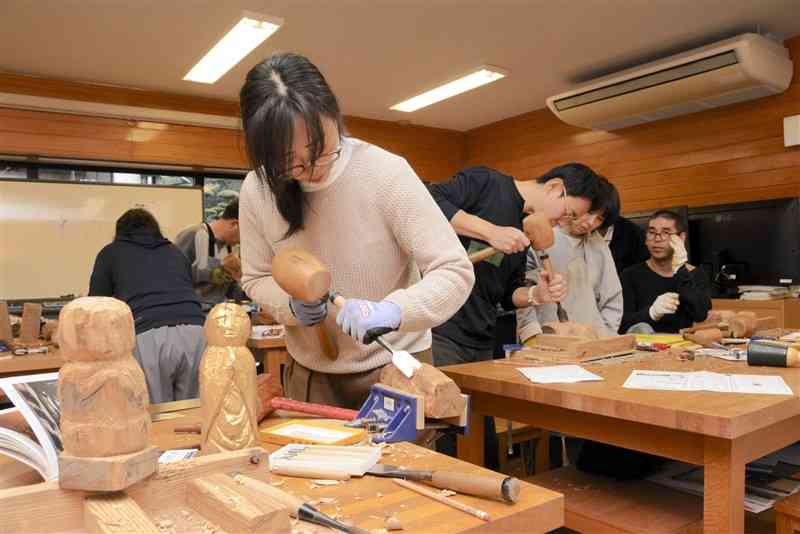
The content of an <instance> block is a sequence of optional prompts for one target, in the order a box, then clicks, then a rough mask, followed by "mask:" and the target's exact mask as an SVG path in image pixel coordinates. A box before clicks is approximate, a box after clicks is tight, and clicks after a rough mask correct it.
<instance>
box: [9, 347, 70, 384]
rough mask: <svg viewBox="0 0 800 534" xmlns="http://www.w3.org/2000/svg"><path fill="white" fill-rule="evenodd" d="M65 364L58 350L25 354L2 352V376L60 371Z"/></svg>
mask: <svg viewBox="0 0 800 534" xmlns="http://www.w3.org/2000/svg"><path fill="white" fill-rule="evenodd" d="M63 364H64V359H63V358H62V357H61V356H60V355H59V354H58V350H55V351H51V352H48V353H46V354H26V355H24V356H12V355H11V353H8V352H3V353H0V378H5V377H7V376H16V375H24V374H33V373H46V372H50V371H58V370H59V369H61V366H62V365H63Z"/></svg>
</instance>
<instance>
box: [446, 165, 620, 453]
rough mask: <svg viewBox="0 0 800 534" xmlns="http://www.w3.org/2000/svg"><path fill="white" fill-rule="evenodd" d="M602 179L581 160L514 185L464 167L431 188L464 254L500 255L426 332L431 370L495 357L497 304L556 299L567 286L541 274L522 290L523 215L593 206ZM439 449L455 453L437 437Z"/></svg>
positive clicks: (493, 443)
mask: <svg viewBox="0 0 800 534" xmlns="http://www.w3.org/2000/svg"><path fill="white" fill-rule="evenodd" d="M602 180H604V178H602V177H600V176H599V175H597V174H596V173H595V172H594V171H592V169H590V168H589V167H587V166H586V165H582V164H580V163H569V164H566V165H561V166H559V167H556V168H554V169H552V170H550V171H549V172H547V173H546V174H544V175H543V176H540V177H539V178H537V179H536V180H530V181H524V182H522V181H517V180H515V179H514V178H513V177H511V176H508V175H505V174H502V173H500V172H498V171H496V170H494V169H490V168H488V167H481V166H476V167H468V168H466V169H464V170H463V171H461V172H459V173H457V174H456V175H455V176H453V177H452V178H451V179H450V180H449V181H447V182H443V183H438V184H434V185H432V186H431V187H430V191H431V195H433V198H434V200H435V201H436V203H437V204H438V205H439V208H441V210H442V212H443V213H444V215H445V217H447V219H448V220H449V221H450V224H451V225H452V226H453V228H454V229H455V231H456V233H457V234H458V236H459V238H460V240H461V243H462V244H463V246H464V248H466V249H467V252H468V253H472V252H474V251H476V250H479V249H480V248H482V247H486V246H491V247H494V248H495V249H497V250H498V251H501V252H502V253H498V254H496V255H495V256H493V257H491V258H489V259H487V260H485V261H482V262H480V263H478V264H476V265H475V285H474V286H473V288H472V292H471V294H470V296H469V298H468V299H467V302H466V303H465V304H464V306H462V307H461V309H460V310H459V311H458V312H457V313H456V314H455V315H454V316H453V317H452V318H450V319H449V320H448V321H447V322H445V323H444V324H442V325H439V326H437V327H435V328H433V329H432V333H433V343H432V346H431V348H432V350H433V361H434V364H435V365H436V366H444V365H453V364H458V363H466V362H475V361H483V360H490V359H492V356H493V348H494V339H495V327H496V325H497V305H498V304H501V305H502V306H503V309H506V310H515V309H517V308H523V307H526V306H539V305H542V304H545V303H552V302H557V301H559V300H561V299H562V298H563V297H564V295H565V294H566V290H567V288H566V282H565V280H564V278H563V277H562V276H561V275H560V274H553V275H547V273H543V275H540V278H539V282H538V285H536V286H532V287H526V285H525V257H526V250H527V248H528V246H529V245H530V241H529V240H528V238H527V236H526V235H525V234H524V233H523V231H522V219H523V217H525V215H526V214H529V213H533V212H539V213H543V214H544V215H545V216H546V217H547V218H548V219H549V220H550V221H551V222H552V223H553V224H555V222H556V221H557V220H558V219H560V218H561V217H565V216H566V217H571V218H577V217H580V216H582V215H583V214H585V213H587V212H588V211H589V210H590V209H592V210H593V209H598V208H600V207H602V206H601V204H604V203H605V202H606V201H607V199H605V198H604V197H603V198H601V197H602V196H603V194H604V191H605V189H603V188H602V187H600V183H601V181H602ZM485 433H486V440H485V445H486V456H485V464H486V466H487V467H489V468H496V467H497V440H496V436H495V429H494V420H493V419H492V418H491V417H487V418H486V429H485ZM437 445H438V450H439V451H440V452H446V453H448V454H450V453H454V452H455V451H454V450H453V449H454V448H455V447H454V445H455V444H454V443H453V442H452V441H450V442H448V441H445V440H442V441H441V442H440V443H439V444H437Z"/></svg>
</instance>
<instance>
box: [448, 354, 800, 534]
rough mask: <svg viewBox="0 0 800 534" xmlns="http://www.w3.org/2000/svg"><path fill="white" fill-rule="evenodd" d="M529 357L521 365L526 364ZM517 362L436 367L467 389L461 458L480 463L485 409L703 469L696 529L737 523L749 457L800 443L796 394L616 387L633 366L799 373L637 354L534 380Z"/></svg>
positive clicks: (799, 374)
mask: <svg viewBox="0 0 800 534" xmlns="http://www.w3.org/2000/svg"><path fill="white" fill-rule="evenodd" d="M528 365H531V364H521V365H520V366H528ZM516 367H517V366H515V365H509V364H507V363H502V361H499V362H498V361H488V362H479V363H472V364H465V365H454V366H450V367H444V368H442V370H443V371H444V372H445V373H446V374H447V375H449V376H450V377H451V378H453V380H455V381H456V383H457V384H458V385H459V386H460V387H461V389H462V391H463V392H464V393H468V394H470V395H472V397H471V413H470V434H469V436H467V437H464V438H462V437H459V457H460V458H461V459H464V460H467V461H471V462H473V463H476V464H477V463H481V462H482V460H483V415H495V416H497V415H501V416H503V417H507V418H510V419H513V420H514V421H521V422H525V423H529V424H532V425H535V426H537V427H541V428H545V429H547V430H552V431H559V432H564V433H566V434H568V435H572V436H578V437H582V438H587V439H592V440H595V441H600V442H604V443H609V444H613V445H618V446H621V447H627V448H629V449H635V450H639V451H643V452H649V453H652V454H657V455H660V456H666V457H668V458H673V459H676V460H681V461H684V462H689V463H693V464H697V465H704V466H705V482H704V486H705V497H704V503H703V528H704V532H707V533H713V534H718V533H738V532H742V531H743V529H744V468H745V464H746V463H747V462H749V461H751V460H754V459H756V458H759V457H761V456H763V455H765V454H768V453H770V452H773V451H776V450H778V449H781V448H783V447H785V446H787V445H790V444H792V443H794V442H796V441H798V440H800V399H798V397H797V396H791V397H790V396H773V395H737V394H730V393H711V392H705V391H702V392H676V391H643V390H633V389H623V388H622V384H623V383H624V381H625V380H626V379H627V377H628V375H629V374H630V372H631V371H632V370H633V369H659V370H670V371H697V370H709V371H716V372H723V373H725V372H727V373H739V374H778V375H781V376H783V378H784V380H786V383H787V384H788V385H789V386H790V387H791V388H792V389H793V390H794V391H795V392H796V393H797V392H800V370H797V369H779V368H774V367H772V368H767V367H748V366H747V365H746V364H745V363H744V362H725V361H723V360H719V359H716V358H701V359H698V360H695V361H692V362H690V361H679V360H677V359H676V358H674V357H672V356H670V355H668V354H667V353H659V354H653V353H640V354H637V355H636V356H635V357H634V358H633V359H631V358H628V359H627V360H626V361H624V362H619V363H613V364H608V363H607V364H604V365H600V364H584V367H585V368H586V369H588V370H590V371H592V372H593V373H596V374H598V375H601V376H603V377H604V379H605V380H604V381H602V382H583V383H578V384H534V383H532V382H530V381H529V380H527V379H526V378H525V377H523V375H522V374H521V373H520V372H519V371H517V370H516Z"/></svg>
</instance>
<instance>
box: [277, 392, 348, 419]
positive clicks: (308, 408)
mask: <svg viewBox="0 0 800 534" xmlns="http://www.w3.org/2000/svg"><path fill="white" fill-rule="evenodd" d="M270 404H271V405H272V409H273V410H286V411H288V412H300V413H307V414H312V415H319V416H320V417H327V418H330V419H343V420H346V421H350V420H352V419H355V418H356V416H357V415H358V412H357V411H356V410H348V409H347V408H339V407H337V406H328V405H326V404H313V403H311V402H303V401H297V400H292V399H287V398H285V397H273V398H272V400H271V401H270Z"/></svg>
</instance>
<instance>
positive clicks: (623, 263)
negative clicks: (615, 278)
mask: <svg viewBox="0 0 800 534" xmlns="http://www.w3.org/2000/svg"><path fill="white" fill-rule="evenodd" d="M644 239H645V235H644V230H642V229H641V228H639V227H638V226H636V224H635V223H634V222H632V221H631V220H630V219H626V218H625V217H619V218H617V220H616V222H615V223H614V233H613V234H611V242H610V243H609V244H608V248H609V249H611V255H612V256H613V257H614V264H615V265H616V266H617V274H618V275H621V274H622V271H624V270H625V269H627V268H628V267H630V266H631V265H636V264H637V263H642V262H643V261H646V260H647V259H648V258H649V257H650V252H649V251H648V250H647V246H645V244H644Z"/></svg>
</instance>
